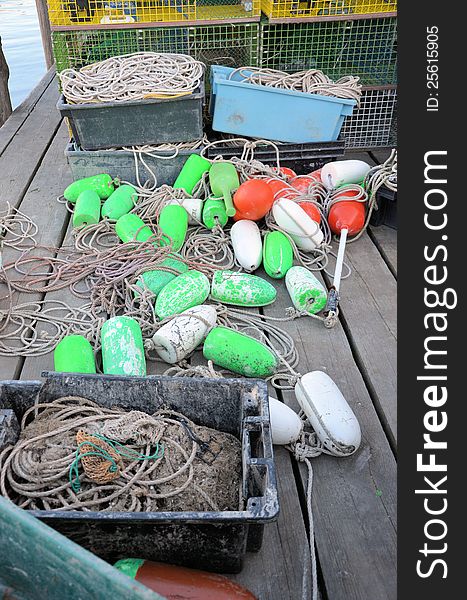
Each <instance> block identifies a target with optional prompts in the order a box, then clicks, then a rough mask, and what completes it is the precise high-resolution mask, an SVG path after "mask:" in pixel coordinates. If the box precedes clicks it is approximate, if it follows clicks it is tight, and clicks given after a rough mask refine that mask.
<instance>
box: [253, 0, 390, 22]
mask: <svg viewBox="0 0 467 600" xmlns="http://www.w3.org/2000/svg"><path fill="white" fill-rule="evenodd" d="M261 9H262V11H263V13H264V14H266V15H267V16H268V17H269V18H270V19H271V20H276V19H280V20H285V19H307V20H309V19H316V20H320V19H321V20H327V19H341V18H344V17H349V16H352V15H355V16H357V15H377V14H383V13H396V11H397V2H396V1H393V0H303V1H294V0H261Z"/></svg>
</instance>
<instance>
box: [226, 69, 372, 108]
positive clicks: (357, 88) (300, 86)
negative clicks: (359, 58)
mask: <svg viewBox="0 0 467 600" xmlns="http://www.w3.org/2000/svg"><path fill="white" fill-rule="evenodd" d="M235 75H240V76H241V77H242V82H243V83H252V84H256V85H264V86H266V87H273V88H276V89H282V90H291V91H294V92H303V93H306V94H320V95H321V96H331V97H333V98H346V99H350V100H355V101H356V102H357V106H358V105H359V103H360V98H361V95H362V85H361V84H360V83H359V81H360V78H359V77H353V76H350V75H349V76H346V77H342V78H341V79H339V80H337V81H333V80H332V79H330V78H329V77H328V76H327V75H325V74H324V73H323V72H322V71H320V70H318V69H309V70H307V71H299V72H297V73H292V74H291V73H285V72H284V71H277V70H275V69H262V68H259V67H240V68H238V69H235V70H234V71H232V73H230V75H229V79H233V78H234V77H235Z"/></svg>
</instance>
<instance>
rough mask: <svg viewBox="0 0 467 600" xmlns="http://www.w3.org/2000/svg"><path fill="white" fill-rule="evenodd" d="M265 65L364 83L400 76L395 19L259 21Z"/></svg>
mask: <svg viewBox="0 0 467 600" xmlns="http://www.w3.org/2000/svg"><path fill="white" fill-rule="evenodd" d="M261 40H262V43H261V52H260V64H261V66H262V67H266V68H270V69H279V70H280V71H287V72H288V73H294V72H296V71H302V70H305V69H320V70H322V71H324V73H326V75H328V76H329V77H331V79H339V78H340V77H343V76H345V75H355V76H358V77H360V79H361V82H362V84H363V85H367V86H370V85H392V84H395V83H396V78H397V73H396V70H397V68H396V67H397V19H396V18H395V17H389V18H385V19H362V20H356V21H352V20H345V21H331V22H319V23H314V22H313V23H284V24H269V23H261Z"/></svg>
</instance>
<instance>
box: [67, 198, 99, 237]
mask: <svg viewBox="0 0 467 600" xmlns="http://www.w3.org/2000/svg"><path fill="white" fill-rule="evenodd" d="M100 216H101V199H100V198H99V195H98V194H97V192H95V191H94V190H84V192H81V194H80V195H79V196H78V199H77V200H76V204H75V209H74V211H73V227H75V228H76V227H84V226H85V225H96V224H97V223H99V219H100Z"/></svg>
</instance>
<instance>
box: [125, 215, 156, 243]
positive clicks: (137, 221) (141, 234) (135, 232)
mask: <svg viewBox="0 0 467 600" xmlns="http://www.w3.org/2000/svg"><path fill="white" fill-rule="evenodd" d="M115 232H116V234H117V235H118V237H119V238H120V239H121V240H122V242H133V241H134V240H135V239H136V241H137V242H145V241H146V240H148V239H149V238H150V237H151V236H153V235H154V233H153V232H152V231H151V230H150V229H149V227H148V226H147V225H146V224H145V223H144V221H143V219H141V218H140V217H138V215H134V214H132V213H128V214H127V215H123V216H122V217H120V218H119V219H118V221H117V222H116V223H115Z"/></svg>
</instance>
